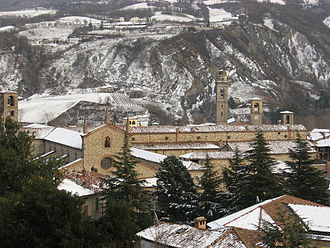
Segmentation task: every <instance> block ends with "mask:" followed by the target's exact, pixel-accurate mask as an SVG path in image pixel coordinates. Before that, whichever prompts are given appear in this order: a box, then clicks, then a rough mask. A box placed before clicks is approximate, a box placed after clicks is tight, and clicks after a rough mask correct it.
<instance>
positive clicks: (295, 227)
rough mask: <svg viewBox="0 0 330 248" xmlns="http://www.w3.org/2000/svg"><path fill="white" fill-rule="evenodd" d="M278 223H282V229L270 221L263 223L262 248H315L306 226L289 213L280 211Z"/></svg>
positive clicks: (261, 230)
mask: <svg viewBox="0 0 330 248" xmlns="http://www.w3.org/2000/svg"><path fill="white" fill-rule="evenodd" d="M277 223H280V227H281V228H280V227H279V226H278V225H276V224H275V223H271V222H268V221H263V222H262V228H261V229H260V232H261V233H260V236H259V238H260V240H261V242H262V247H267V248H275V247H285V248H296V247H302V248H313V247H316V246H314V245H312V243H311V241H310V240H309V239H308V237H307V233H306V231H307V230H306V228H307V227H306V226H305V224H304V223H303V222H302V221H301V220H300V219H298V217H297V218H295V217H293V216H292V215H291V216H289V215H288V212H287V211H280V212H279V213H278V219H277Z"/></svg>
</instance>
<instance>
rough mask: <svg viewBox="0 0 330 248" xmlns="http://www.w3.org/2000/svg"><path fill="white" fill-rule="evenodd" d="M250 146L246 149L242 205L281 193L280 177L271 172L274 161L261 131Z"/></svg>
mask: <svg viewBox="0 0 330 248" xmlns="http://www.w3.org/2000/svg"><path fill="white" fill-rule="evenodd" d="M252 148H253V149H252V150H249V151H247V155H246V157H245V159H246V160H247V167H246V169H247V170H246V173H247V174H246V175H245V179H244V185H242V186H243V188H242V193H243V195H244V201H243V202H242V205H243V207H248V206H251V205H253V204H255V203H256V201H258V200H259V201H264V200H267V199H270V198H273V197H276V196H279V195H281V194H282V188H281V182H280V178H279V176H278V175H276V174H274V173H273V168H274V166H275V164H276V162H275V160H274V159H273V158H271V157H270V154H269V152H270V149H269V148H268V144H267V142H266V141H265V139H264V136H263V134H262V133H260V132H259V133H258V134H257V135H256V138H255V139H254V142H253V143H252ZM244 205H245V206H244Z"/></svg>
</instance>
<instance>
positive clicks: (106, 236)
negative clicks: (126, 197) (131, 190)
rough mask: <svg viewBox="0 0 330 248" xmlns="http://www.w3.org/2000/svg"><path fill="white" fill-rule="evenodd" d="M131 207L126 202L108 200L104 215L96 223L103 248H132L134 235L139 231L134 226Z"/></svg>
mask: <svg viewBox="0 0 330 248" xmlns="http://www.w3.org/2000/svg"><path fill="white" fill-rule="evenodd" d="M134 219H135V215H134V212H133V211H132V207H131V206H130V205H129V204H128V203H127V202H126V201H116V200H110V201H108V202H107V205H106V212H105V215H104V216H102V217H101V218H100V219H99V220H98V221H97V225H98V227H99V228H100V230H101V232H102V235H101V237H100V239H101V243H102V245H103V246H104V247H116V248H119V247H123V248H126V247H133V245H134V241H135V239H136V236H135V233H137V232H138V231H139V227H138V226H137V225H136V223H135V221H134Z"/></svg>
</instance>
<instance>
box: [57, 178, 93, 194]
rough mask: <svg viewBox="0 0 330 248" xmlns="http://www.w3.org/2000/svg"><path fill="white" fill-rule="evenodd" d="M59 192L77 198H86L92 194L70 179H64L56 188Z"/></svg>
mask: <svg viewBox="0 0 330 248" xmlns="http://www.w3.org/2000/svg"><path fill="white" fill-rule="evenodd" d="M57 188H58V189H59V190H65V191H66V192H69V193H71V194H72V195H77V196H87V195H92V194H94V191H93V190H90V189H87V188H84V187H83V186H80V185H78V184H77V183H75V182H74V181H72V180H70V179H67V178H66V179H64V180H63V181H62V182H61V183H60V184H59V185H58V187H57Z"/></svg>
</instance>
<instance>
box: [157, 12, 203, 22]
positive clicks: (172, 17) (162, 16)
mask: <svg viewBox="0 0 330 248" xmlns="http://www.w3.org/2000/svg"><path fill="white" fill-rule="evenodd" d="M151 20H154V21H159V22H165V21H169V22H193V21H196V20H199V19H197V18H195V17H193V16H191V15H185V14H182V16H176V15H165V14H162V13H161V12H160V11H157V12H156V13H155V15H154V16H152V17H151Z"/></svg>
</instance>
